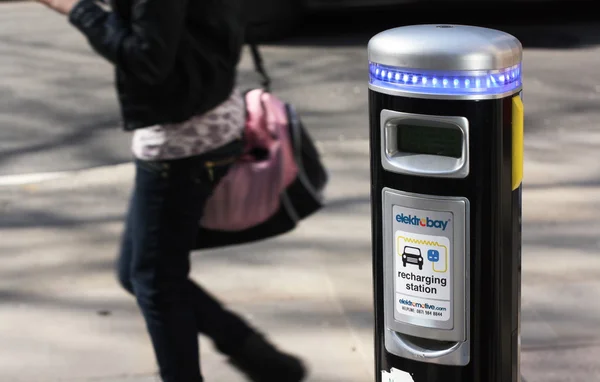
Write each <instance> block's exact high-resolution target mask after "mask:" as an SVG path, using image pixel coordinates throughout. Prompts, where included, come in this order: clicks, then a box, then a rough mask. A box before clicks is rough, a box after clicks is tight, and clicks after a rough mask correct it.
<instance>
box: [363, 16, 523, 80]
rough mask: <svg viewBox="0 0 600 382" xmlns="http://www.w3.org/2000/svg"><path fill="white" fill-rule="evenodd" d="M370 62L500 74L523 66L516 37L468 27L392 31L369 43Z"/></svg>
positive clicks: (414, 28) (422, 26)
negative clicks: (492, 71)
mask: <svg viewBox="0 0 600 382" xmlns="http://www.w3.org/2000/svg"><path fill="white" fill-rule="evenodd" d="M368 52H369V61H370V62H372V63H377V64H381V65H389V66H394V67H397V68H410V69H424V70H460V71H463V70H464V71H471V70H499V69H505V68H508V67H511V66H514V65H518V64H520V63H521V61H522V59H523V47H522V45H521V42H520V41H519V40H518V39H517V38H515V37H514V36H512V35H510V34H508V33H505V32H501V31H498V30H494V29H488V28H481V27H473V26H465V25H414V26H405V27H400V28H394V29H389V30H387V31H384V32H381V33H379V34H377V35H375V36H374V37H373V38H371V40H370V41H369V46H368Z"/></svg>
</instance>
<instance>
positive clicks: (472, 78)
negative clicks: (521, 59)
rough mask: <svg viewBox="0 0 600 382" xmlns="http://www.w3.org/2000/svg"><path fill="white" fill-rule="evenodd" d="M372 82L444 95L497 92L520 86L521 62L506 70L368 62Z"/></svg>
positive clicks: (383, 85) (406, 89)
mask: <svg viewBox="0 0 600 382" xmlns="http://www.w3.org/2000/svg"><path fill="white" fill-rule="evenodd" d="M369 73H370V82H371V84H373V85H376V86H379V87H382V88H388V89H391V90H400V91H403V90H404V91H409V92H422V93H427V94H445V95H473V94H478V95H494V94H503V93H506V92H510V91H512V90H515V89H518V88H519V87H520V86H521V65H520V64H519V65H515V66H513V67H510V68H506V69H503V70H490V71H466V72H465V71H450V72H433V71H417V70H410V69H400V68H394V67H390V66H385V65H380V64H376V63H370V64H369Z"/></svg>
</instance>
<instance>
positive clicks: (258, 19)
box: [245, 0, 589, 42]
mask: <svg viewBox="0 0 600 382" xmlns="http://www.w3.org/2000/svg"><path fill="white" fill-rule="evenodd" d="M245 2H246V7H247V11H246V16H247V18H248V31H249V32H248V40H249V42H262V41H268V40H276V39H279V38H282V37H285V36H286V35H287V34H289V33H290V32H291V31H293V30H294V29H295V28H296V27H297V26H299V25H301V24H302V20H303V19H304V17H305V16H306V15H308V14H312V15H315V14H319V13H323V12H328V13H330V14H334V13H335V11H352V10H359V9H369V10H373V9H386V8H389V9H390V10H392V11H394V12H399V13H398V22H399V24H411V23H416V22H418V21H419V19H423V18H424V17H427V15H429V16H430V17H434V16H436V15H447V14H448V12H447V11H449V13H451V14H452V13H457V15H458V13H460V14H462V15H463V16H460V15H458V16H459V17H462V18H464V17H465V15H467V14H469V13H471V14H473V13H476V12H477V11H483V12H484V13H483V16H485V15H486V14H488V13H489V12H488V8H490V7H492V8H493V7H495V6H496V7H498V8H499V9H505V10H506V7H507V6H511V7H515V6H519V7H520V6H525V5H527V6H529V5H531V6H532V7H534V8H535V9H537V10H539V8H540V7H543V8H546V7H547V5H548V4H550V3H552V4H557V3H564V4H565V5H567V4H568V5H571V6H570V7H569V6H567V8H571V9H573V7H572V5H574V4H573V3H580V2H584V3H587V2H589V0H587V1H579V0H571V1H570V2H567V1H565V0H464V1H457V0H245ZM494 4H495V5H494ZM404 6H409V7H415V6H419V7H422V9H421V11H420V12H417V13H416V14H415V13H411V14H410V15H407V14H406V13H404V12H402V10H403V9H404ZM457 9H461V11H460V12H453V11H456V10H457ZM467 11H469V12H467ZM473 11H475V12H473ZM496 13H497V14H498V17H502V18H504V19H505V20H506V19H510V18H513V17H515V15H514V14H513V12H496ZM438 20H439V17H438ZM478 20H479V17H478V18H477V20H474V21H473V22H476V21H478ZM345 21H347V22H351V21H349V20H346V19H345V17H344V16H341V17H332V20H331V23H332V24H338V23H344V22H345ZM371 22H372V20H371ZM434 22H438V21H434ZM443 22H446V23H452V22H453V21H452V20H444V21H443ZM473 22H471V23H473Z"/></svg>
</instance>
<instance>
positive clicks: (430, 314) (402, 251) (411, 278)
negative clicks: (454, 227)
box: [395, 231, 452, 321]
mask: <svg viewBox="0 0 600 382" xmlns="http://www.w3.org/2000/svg"><path fill="white" fill-rule="evenodd" d="M395 236H396V248H397V258H396V295H397V296H396V303H397V310H398V313H400V314H404V315H407V316H412V317H419V318H426V319H428V320H436V321H448V320H449V319H450V317H451V315H450V314H451V310H452V309H451V291H452V289H451V286H450V284H451V276H450V274H451V272H450V268H451V267H450V259H451V257H450V256H451V254H450V250H451V248H450V241H449V240H448V238H446V237H444V236H429V235H419V234H416V233H409V232H403V231H396V235H395Z"/></svg>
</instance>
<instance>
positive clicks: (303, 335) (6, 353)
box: [0, 134, 600, 382]
mask: <svg viewBox="0 0 600 382" xmlns="http://www.w3.org/2000/svg"><path fill="white" fill-rule="evenodd" d="M580 138H581V139H582V140H584V141H587V142H590V139H592V140H593V139H594V138H593V135H590V134H588V135H586V136H585V137H584V136H581V137H580ZM571 139H577V136H576V135H571ZM532 141H535V142H536V143H537V144H538V145H537V146H529V147H528V151H527V154H526V179H527V182H526V186H525V194H524V199H525V202H524V203H525V209H524V264H523V268H524V280H523V288H524V289H523V356H522V369H523V374H524V376H525V377H526V379H527V381H528V382H569V381H573V382H579V381H581V382H583V381H597V380H600V367H599V365H598V361H597V357H598V356H599V355H600V335H599V334H598V333H600V330H599V329H600V318H599V317H600V306H599V305H598V301H600V277H599V276H600V257H599V256H598V246H599V242H598V239H597V232H598V230H599V228H600V223H599V221H598V219H597V216H598V214H599V213H600V192H599V191H600V190H599V188H600V186H598V184H597V182H595V181H593V180H594V179H596V178H597V176H598V175H597V174H599V171H598V170H600V164H598V163H596V162H594V163H586V162H585V159H584V158H585V154H586V152H581V150H584V151H585V150H589V152H587V154H588V155H593V151H594V150H596V145H594V144H592V143H589V144H588V145H587V146H585V145H584V146H582V141H577V142H575V141H573V142H572V144H573V145H574V146H577V147H579V148H580V154H581V155H579V156H577V157H574V156H569V155H568V151H569V143H568V142H567V143H565V141H563V142H562V143H560V144H561V145H562V147H563V150H562V151H561V150H558V147H555V145H558V144H559V142H553V141H543V140H542V139H541V137H540V139H537V140H536V139H533V140H532ZM542 143H543V144H542ZM581 147H584V149H581ZM321 148H322V150H323V153H324V158H325V160H326V164H327V166H328V168H329V169H330V171H331V175H332V181H331V184H330V187H329V189H328V195H327V197H328V203H329V204H328V206H327V208H326V209H325V210H324V211H322V212H321V213H319V214H318V215H316V216H314V217H312V218H310V219H308V220H307V221H305V222H304V223H303V224H302V225H301V226H300V227H299V228H298V229H297V230H295V231H294V232H292V233H290V234H288V235H285V236H283V237H280V238H278V239H275V240H271V241H265V242H262V243H257V244H254V245H249V246H240V247H237V248H231V249H226V250H216V251H207V252H198V253H196V254H195V255H194V268H193V277H194V278H195V279H196V280H198V281H199V282H200V283H202V284H203V285H205V286H206V287H207V288H208V289H209V290H211V291H212V292H213V293H215V294H216V295H217V296H219V297H220V298H221V299H222V300H223V301H225V302H226V303H227V304H229V306H230V307H231V308H233V309H234V310H236V311H238V312H240V313H241V314H243V315H244V316H245V317H247V318H248V319H249V320H250V321H251V322H252V323H253V324H255V325H256V326H257V327H259V328H261V329H263V330H264V331H266V332H267V333H269V335H270V336H271V338H272V339H273V341H275V342H276V343H277V344H279V345H281V346H282V347H283V348H285V349H287V350H289V351H292V352H295V353H297V354H299V355H301V356H302V357H304V358H305V359H306V361H307V362H308V364H309V366H310V368H311V370H312V374H311V376H310V378H309V381H320V382H334V381H335V382H337V381H347V382H354V381H356V382H359V381H360V382H366V381H372V380H373V373H374V370H373V363H372V359H373V350H372V314H371V312H372V298H371V293H372V285H371V259H370V221H369V217H370V212H369V194H368V192H369V169H368V163H369V161H368V144H367V142H366V141H364V140H361V141H345V142H325V143H323V144H321ZM548 153H553V155H552V156H548V155H547V154H548ZM561 160H562V162H563V163H564V165H558V164H557V163H560V162H561ZM132 174H133V173H132V167H131V165H129V164H126V165H121V166H117V167H110V168H99V169H93V170H87V171H83V172H80V173H75V174H73V175H72V176H69V177H66V178H63V179H57V180H53V181H48V182H44V183H40V184H33V185H27V186H10V187H3V188H0V216H1V219H0V238H1V240H0V253H1V256H2V260H3V261H2V267H1V268H0V301H1V305H0V381H3V382H20V381H26V382H38V381H39V382H54V381H73V382H80V381H110V382H117V381H118V382H149V381H155V380H156V379H155V369H156V368H155V364H154V359H153V355H152V352H151V347H150V344H149V341H148V338H147V335H146V333H145V329H144V324H143V322H142V319H141V317H140V315H139V314H138V311H137V308H136V306H135V304H134V301H133V300H132V299H131V298H129V297H128V296H127V295H125V293H124V292H122V291H121V290H120V289H119V287H118V286H117V284H116V282H115V280H114V275H113V261H114V256H115V252H116V250H117V243H118V237H119V235H120V231H121V228H122V223H121V222H122V218H123V213H124V208H125V205H126V199H127V196H128V193H129V189H130V186H131V177H132ZM201 344H202V345H201V346H202V366H203V369H204V374H205V376H206V380H207V381H230V382H236V381H242V380H243V378H242V377H241V376H239V375H237V374H236V373H235V372H234V371H233V370H232V369H231V368H229V367H228V365H227V364H226V363H225V362H224V361H225V360H224V359H223V358H222V357H221V356H220V355H218V354H217V353H215V352H214V350H213V348H212V345H211V344H210V343H209V342H208V341H206V340H205V339H204V338H202V339H201Z"/></svg>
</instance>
